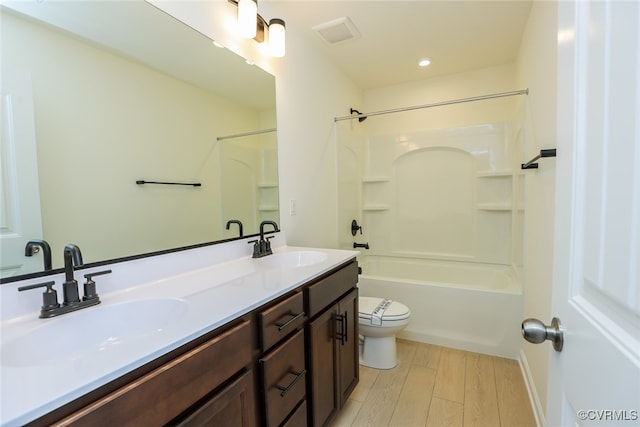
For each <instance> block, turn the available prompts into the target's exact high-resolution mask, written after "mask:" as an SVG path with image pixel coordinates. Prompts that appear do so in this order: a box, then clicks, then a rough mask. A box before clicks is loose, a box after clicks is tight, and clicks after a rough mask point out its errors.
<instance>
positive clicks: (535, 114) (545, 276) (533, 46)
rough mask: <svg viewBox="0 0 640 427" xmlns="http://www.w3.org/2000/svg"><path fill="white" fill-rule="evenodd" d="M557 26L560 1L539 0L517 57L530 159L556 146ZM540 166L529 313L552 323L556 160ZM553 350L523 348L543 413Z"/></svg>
mask: <svg viewBox="0 0 640 427" xmlns="http://www.w3.org/2000/svg"><path fill="white" fill-rule="evenodd" d="M556 26H557V4H556V3H555V2H546V1H535V2H534V3H533V6H532V9H531V14H530V16H529V20H528V23H527V27H526V30H525V33H524V37H523V39H522V43H521V45H520V53H519V56H518V60H517V81H518V83H519V84H520V85H521V86H526V87H528V88H529V90H530V94H529V96H528V106H527V108H528V114H529V121H528V124H529V126H528V129H529V135H528V139H527V150H526V151H527V156H528V158H530V157H534V156H535V155H536V154H538V153H539V151H540V149H543V148H555V146H556V31H557V28H556ZM529 156H530V157H529ZM539 166H540V168H539V169H537V170H529V171H527V173H526V190H525V193H526V200H525V204H526V221H525V252H524V258H525V261H524V265H525V274H524V283H525V294H524V296H525V301H524V317H525V318H527V317H536V318H538V319H540V320H542V321H544V322H545V323H548V322H549V321H550V320H551V317H552V313H551V312H550V308H551V283H552V272H553V224H554V197H555V176H556V168H555V159H542V160H541V161H540V162H539ZM550 349H551V347H550V346H549V345H534V344H529V343H523V348H522V354H523V359H524V360H525V362H526V365H525V368H526V367H527V366H528V370H529V372H528V375H530V380H531V381H532V383H533V385H534V386H535V393H534V394H537V398H538V401H537V402H535V406H536V408H534V409H536V410H537V411H538V415H541V414H542V413H544V410H545V408H546V398H547V370H548V357H549V352H550V351H552V350H550Z"/></svg>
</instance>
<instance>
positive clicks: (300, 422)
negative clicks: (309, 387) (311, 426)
mask: <svg viewBox="0 0 640 427" xmlns="http://www.w3.org/2000/svg"><path fill="white" fill-rule="evenodd" d="M307 424H308V423H307V401H306V400H305V401H303V402H302V403H301V404H300V405H299V406H298V407H297V408H296V410H295V411H293V414H291V416H290V417H289V419H288V420H287V421H285V422H284V423H283V424H282V427H307Z"/></svg>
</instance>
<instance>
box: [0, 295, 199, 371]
mask: <svg viewBox="0 0 640 427" xmlns="http://www.w3.org/2000/svg"><path fill="white" fill-rule="evenodd" d="M188 308H189V303H188V302H187V301H184V300H182V299H178V298H153V299H143V300H134V301H127V302H122V303H116V304H112V305H104V306H103V305H98V306H94V307H89V308H86V309H82V310H79V311H77V312H73V313H70V314H65V315H61V316H60V317H55V318H51V319H42V320H41V321H40V322H41V323H42V324H41V325H40V326H37V327H36V328H34V329H31V330H30V331H28V332H26V333H25V334H23V335H20V336H19V337H17V338H15V339H13V340H9V341H7V342H3V343H2V347H0V360H1V363H2V365H4V366H13V367H26V366H43V365H56V364H61V363H70V362H74V361H77V360H80V359H85V358H92V357H94V356H96V355H97V354H101V356H102V355H105V356H106V355H107V354H108V353H109V352H110V351H117V350H118V347H119V346H120V345H122V344H123V343H129V342H134V341H140V340H144V339H145V338H149V337H152V336H154V335H157V334H160V333H162V331H163V329H164V328H165V327H167V326H168V325H170V324H171V323H173V322H176V321H178V320H180V318H182V317H183V316H184V315H185V314H186V313H187V311H188Z"/></svg>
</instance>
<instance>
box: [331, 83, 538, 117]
mask: <svg viewBox="0 0 640 427" xmlns="http://www.w3.org/2000/svg"><path fill="white" fill-rule="evenodd" d="M528 94H529V89H523V90H515V91H512V92H502V93H494V94H491V95H482V96H473V97H471V98H462V99H453V100H451V101H441V102H434V103H433V104H424V105H414V106H412V107H402V108H394V109H392V110H382V111H374V112H372V113H361V114H356V115H354V114H352V115H349V116H343V117H335V118H334V121H336V122H340V121H343V120H353V119H357V118H360V117H364V118H366V117H369V116H379V115H382V114H390V113H399V112H401V111H411V110H419V109H422V108H431V107H441V106H443V105H451V104H461V103H463V102H471V101H482V100H485V99H493V98H503V97H505V96H515V95H528Z"/></svg>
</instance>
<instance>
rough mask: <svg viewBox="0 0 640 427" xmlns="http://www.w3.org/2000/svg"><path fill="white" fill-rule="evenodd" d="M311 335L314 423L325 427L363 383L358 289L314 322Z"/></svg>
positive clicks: (310, 355) (310, 331)
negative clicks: (360, 375)
mask: <svg viewBox="0 0 640 427" xmlns="http://www.w3.org/2000/svg"><path fill="white" fill-rule="evenodd" d="M308 333H309V370H310V381H311V393H310V397H309V400H310V401H311V407H312V420H313V425H314V426H324V425H327V424H328V423H330V422H331V420H333V418H334V417H335V415H336V413H337V412H338V410H339V409H340V408H341V407H342V405H344V403H345V402H346V400H347V399H348V398H349V395H350V394H351V392H352V391H353V389H354V388H355V386H356V385H357V384H358V380H359V372H360V370H359V367H360V365H359V363H360V362H359V353H358V347H359V337H358V289H357V288H353V290H352V291H351V292H349V293H348V294H347V295H345V296H344V297H342V298H341V299H340V300H339V301H338V302H337V303H335V304H334V305H333V306H331V307H330V308H329V309H328V310H327V311H325V312H324V313H322V314H321V315H320V316H318V317H317V318H315V319H314V320H312V321H311V322H310V323H309V327H308Z"/></svg>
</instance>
